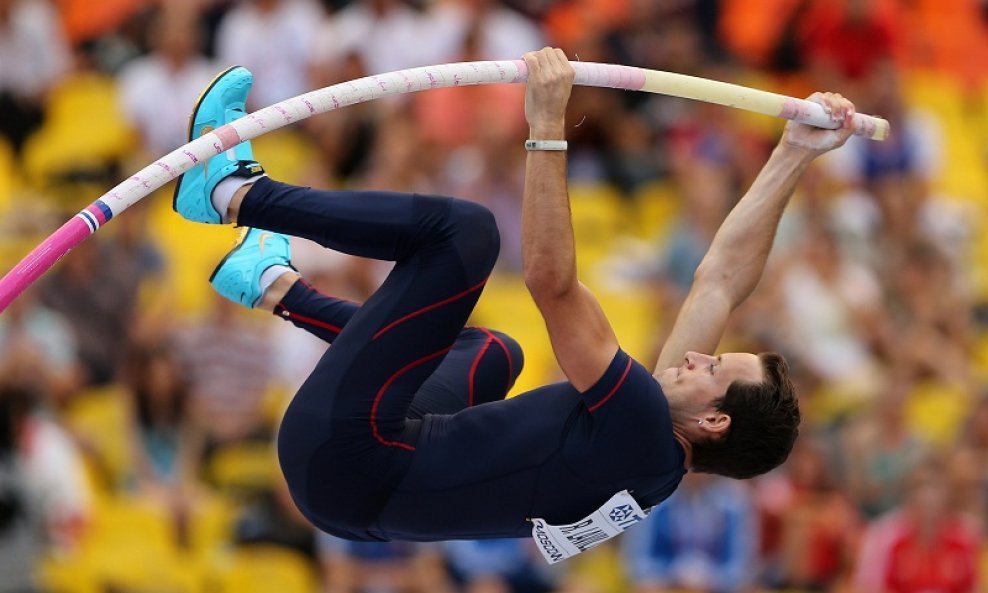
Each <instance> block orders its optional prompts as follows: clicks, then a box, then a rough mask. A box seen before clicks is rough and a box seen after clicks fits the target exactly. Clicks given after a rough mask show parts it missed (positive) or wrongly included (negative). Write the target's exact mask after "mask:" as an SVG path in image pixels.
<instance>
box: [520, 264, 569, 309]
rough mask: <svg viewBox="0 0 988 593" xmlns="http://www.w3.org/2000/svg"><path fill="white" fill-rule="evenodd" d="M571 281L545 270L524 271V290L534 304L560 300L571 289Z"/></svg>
mask: <svg viewBox="0 0 988 593" xmlns="http://www.w3.org/2000/svg"><path fill="white" fill-rule="evenodd" d="M572 285H573V281H572V279H571V278H570V279H567V277H566V276H565V275H562V274H558V273H554V272H549V271H546V270H526V271H525V288H527V289H528V292H529V294H531V295H532V299H534V300H535V302H536V303H539V302H544V301H550V300H555V299H559V298H562V297H563V296H565V295H566V294H567V293H568V292H569V291H570V290H571V289H572Z"/></svg>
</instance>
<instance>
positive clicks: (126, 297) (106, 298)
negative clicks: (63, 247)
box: [38, 212, 157, 385]
mask: <svg viewBox="0 0 988 593" xmlns="http://www.w3.org/2000/svg"><path fill="white" fill-rule="evenodd" d="M128 214H130V213H129V212H128ZM135 220H136V219H135ZM111 235H112V233H108V234H107V235H103V236H101V237H96V238H94V239H90V240H89V241H85V242H83V243H82V244H81V245H79V246H78V247H77V248H76V249H75V250H74V251H73V252H72V257H69V258H65V260H64V261H63V262H62V265H61V266H59V267H57V268H56V269H55V270H53V271H52V272H51V273H50V274H49V275H48V276H46V277H45V278H44V279H43V280H42V282H41V283H40V285H39V287H38V289H39V293H40V298H41V302H42V303H43V304H44V305H45V306H47V307H49V308H50V309H52V310H54V311H57V312H58V313H60V314H61V315H63V316H64V317H65V319H67V320H68V322H69V324H70V325H71V326H72V328H73V330H74V335H75V339H76V341H77V343H78V345H79V358H80V361H81V363H82V367H83V369H84V371H85V377H84V381H85V384H87V385H107V384H109V383H110V382H111V381H112V380H113V374H114V372H115V370H116V366H117V363H118V362H119V360H120V359H121V358H122V354H123V348H124V347H125V345H126V337H127V336H129V335H130V332H131V329H132V328H133V327H134V326H135V322H136V319H137V305H138V296H139V293H140V290H141V287H142V286H143V283H144V281H145V280H147V279H149V278H151V277H153V276H154V275H155V274H156V273H157V272H156V270H155V267H154V266H155V264H154V263H153V262H151V261H148V260H147V259H145V258H144V257H143V256H144V254H145V252H144V246H146V245H147V243H146V237H144V236H139V237H138V239H139V243H137V244H132V243H130V242H116V241H114V240H113V239H112V238H111Z"/></svg>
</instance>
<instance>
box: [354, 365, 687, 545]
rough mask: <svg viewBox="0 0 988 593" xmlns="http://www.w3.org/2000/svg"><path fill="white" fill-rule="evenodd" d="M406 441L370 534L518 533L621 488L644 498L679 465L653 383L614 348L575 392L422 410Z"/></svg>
mask: <svg viewBox="0 0 988 593" xmlns="http://www.w3.org/2000/svg"><path fill="white" fill-rule="evenodd" d="M416 449H417V450H416V452H415V458H414V460H413V462H412V465H411V467H410V469H409V470H408V474H406V476H405V478H404V480H402V482H401V483H400V485H399V486H398V488H397V489H396V490H395V492H394V494H393V495H392V497H391V499H390V500H389V502H388V504H387V505H386V506H385V507H384V510H383V512H382V513H381V515H380V517H379V520H378V523H377V524H376V525H375V526H373V527H372V528H371V529H370V530H368V532H367V535H368V536H369V537H370V538H374V539H377V538H388V539H407V540H415V541H429V540H434V539H453V538H464V539H473V538H478V539H479V538H493V537H524V536H527V535H530V532H531V528H532V526H531V523H529V522H528V521H527V520H526V519H528V518H532V517H540V518H543V519H545V520H546V521H548V522H549V523H551V524H560V523H569V522H573V521H576V520H579V519H582V518H583V517H585V516H587V515H589V514H590V513H592V512H593V511H595V510H597V509H598V508H599V507H600V506H601V505H602V504H603V503H604V502H606V501H607V499H609V498H610V497H611V496H613V495H614V494H616V493H617V492H620V491H621V490H625V489H627V490H629V491H630V492H631V494H632V496H634V498H635V499H636V500H637V501H638V503H639V505H640V506H641V507H642V508H648V507H652V506H654V505H656V504H658V503H659V502H661V501H662V500H664V499H665V498H667V497H668V496H669V495H670V494H672V492H673V490H675V489H676V487H677V486H678V485H679V481H680V480H681V479H682V477H683V475H684V474H685V473H686V470H685V468H684V462H685V454H684V451H683V449H682V447H681V446H680V444H679V443H678V441H676V439H675V438H673V434H672V420H671V418H670V416H669V405H668V403H667V402H666V398H665V395H664V394H663V393H662V389H661V388H660V387H659V384H658V382H656V380H655V378H654V377H652V375H651V373H649V372H648V370H647V369H645V367H643V366H642V365H641V364H639V363H638V362H637V361H635V360H633V359H632V358H631V357H630V356H628V355H627V354H626V353H625V352H624V351H621V350H619V351H618V352H617V354H616V355H615V357H614V360H613V361H612V362H611V364H610V366H609V367H608V369H607V371H606V372H605V373H604V376H603V377H601V379H600V380H599V381H598V382H597V383H596V385H594V386H593V387H592V388H590V389H589V390H587V391H586V392H585V393H582V394H581V393H580V392H578V391H577V390H576V389H574V388H573V386H572V385H570V384H569V383H556V384H553V385H547V386H545V387H542V388H539V389H535V390H533V391H529V392H527V393H524V394H521V395H518V396H516V397H514V398H511V399H508V400H505V401H501V402H493V403H488V404H483V405H479V406H476V407H472V408H467V409H465V410H463V411H461V412H459V413H457V414H452V415H432V416H426V417H425V418H424V419H423V425H422V432H421V434H420V437H419V440H418V442H417V444H416ZM450 468H456V470H455V471H450ZM410 508H414V509H415V512H411V513H410V512H408V509H410ZM437 534H439V535H438V537H437Z"/></svg>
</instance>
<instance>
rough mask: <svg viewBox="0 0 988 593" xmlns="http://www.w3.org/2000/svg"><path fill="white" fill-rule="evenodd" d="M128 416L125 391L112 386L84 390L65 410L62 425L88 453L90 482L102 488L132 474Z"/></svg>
mask: <svg viewBox="0 0 988 593" xmlns="http://www.w3.org/2000/svg"><path fill="white" fill-rule="evenodd" d="M130 415H131V411H130V405H129V402H128V400H127V393H126V392H124V391H123V390H121V389H118V388H114V387H109V388H98V389H88V390H86V391H84V392H82V393H80V394H79V395H78V396H76V397H75V398H74V399H73V400H72V401H71V402H70V403H69V405H68V407H67V408H66V410H65V416H64V418H65V422H66V425H67V426H68V428H69V430H71V431H72V433H73V434H74V435H76V437H77V438H79V439H81V440H82V441H83V442H84V443H85V445H86V447H85V450H86V451H87V452H88V453H90V454H91V455H90V459H89V461H90V463H91V464H92V465H91V466H90V468H91V469H92V470H93V473H94V475H93V476H92V477H93V481H94V485H96V486H102V490H103V491H109V490H112V489H113V488H115V487H117V486H119V485H121V484H123V483H124V481H125V480H126V479H127V477H128V476H130V475H132V474H133V471H134V457H133V451H132V448H133V443H132V442H131V441H130V439H129V436H128V435H129V434H130V422H131V418H130Z"/></svg>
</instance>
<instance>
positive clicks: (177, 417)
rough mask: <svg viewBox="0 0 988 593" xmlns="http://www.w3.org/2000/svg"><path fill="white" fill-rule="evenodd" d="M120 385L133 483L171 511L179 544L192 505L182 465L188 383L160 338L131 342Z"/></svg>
mask: <svg viewBox="0 0 988 593" xmlns="http://www.w3.org/2000/svg"><path fill="white" fill-rule="evenodd" d="M119 381H120V383H121V385H122V386H123V387H124V389H125V390H126V392H127V394H128V395H129V396H130V402H129V408H130V409H131V410H132V411H133V416H132V418H131V419H130V420H131V425H132V430H131V435H132V436H131V438H132V440H133V442H132V445H131V450H132V451H133V453H134V456H135V461H136V464H135V465H136V467H135V469H136V472H137V475H136V478H137V485H138V487H139V489H140V491H142V492H143V493H146V494H148V495H150V496H152V497H153V498H154V499H155V500H156V501H157V502H158V503H159V504H161V505H162V506H164V507H166V508H168V509H169V510H170V511H171V514H172V516H173V518H174V521H175V526H176V533H177V534H178V535H179V540H180V541H181V540H183V539H184V536H185V535H186V527H187V518H188V514H189V512H190V506H191V504H192V500H191V499H190V497H189V495H190V494H191V493H192V490H191V489H190V488H189V486H190V482H191V481H192V478H193V477H192V476H189V475H188V472H187V467H183V463H184V464H185V465H186V466H187V465H188V456H189V451H188V449H189V446H190V445H191V444H192V438H191V437H192V435H191V434H190V432H191V430H190V428H191V425H190V417H189V416H190V413H189V391H188V385H187V382H186V380H185V377H184V375H183V373H182V370H181V367H180V366H179V365H178V362H177V361H176V360H175V355H174V353H173V351H172V350H171V349H170V347H169V345H168V344H167V343H166V342H165V341H164V340H158V341H153V342H152V341H148V342H138V343H134V344H131V345H130V347H129V348H128V349H127V354H126V356H125V358H124V360H123V361H122V363H121V366H120V374H119Z"/></svg>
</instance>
